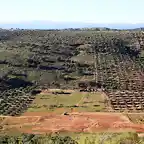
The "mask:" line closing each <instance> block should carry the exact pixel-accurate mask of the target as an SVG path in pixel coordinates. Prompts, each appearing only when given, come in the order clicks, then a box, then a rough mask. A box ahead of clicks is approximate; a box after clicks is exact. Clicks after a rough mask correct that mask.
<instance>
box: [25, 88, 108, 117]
mask: <svg viewBox="0 0 144 144" xmlns="http://www.w3.org/2000/svg"><path fill="white" fill-rule="evenodd" d="M68 92H69V94H53V93H52V92H51V91H50V90H49V91H48V92H42V93H41V94H39V95H37V96H36V98H35V100H34V101H33V103H32V105H31V106H30V107H29V108H28V110H27V112H41V113H43V112H54V113H59V114H62V113H64V112H73V111H75V112H98V111H106V102H105V101H106V98H105V96H104V94H103V93H101V92H96V93H89V92H79V91H74V92H71V91H70V90H69V91H68ZM27 112H26V113H27Z"/></svg>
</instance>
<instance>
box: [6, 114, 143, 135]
mask: <svg viewBox="0 0 144 144" xmlns="http://www.w3.org/2000/svg"><path fill="white" fill-rule="evenodd" d="M6 119H9V123H8V125H5V123H4V125H5V126H4V127H5V128H8V127H11V128H17V129H18V130H19V131H21V132H26V133H38V134H45V133H53V132H102V131H104V132H125V131H136V132H144V125H142V124H133V123H132V122H130V121H129V120H128V118H127V117H125V116H123V115H122V114H115V113H88V112H84V113H69V115H56V114H50V113H38V112H29V113H25V114H24V115H23V116H20V117H8V118H6ZM6 121H7V120H5V122H6Z"/></svg>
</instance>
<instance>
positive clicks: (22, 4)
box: [0, 0, 144, 23]
mask: <svg viewBox="0 0 144 144" xmlns="http://www.w3.org/2000/svg"><path fill="white" fill-rule="evenodd" d="M143 7H144V0H0V23H15V22H17V23H18V22H26V21H35V20H38V21H39V20H44V21H58V22H59V21H60V22H61V21H63V22H71V21H73V22H88V23H144V16H143V14H144V8H143Z"/></svg>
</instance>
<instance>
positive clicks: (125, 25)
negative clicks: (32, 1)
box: [0, 21, 144, 29]
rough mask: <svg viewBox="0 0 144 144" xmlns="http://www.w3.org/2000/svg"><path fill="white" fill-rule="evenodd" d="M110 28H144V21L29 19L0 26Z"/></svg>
mask: <svg viewBox="0 0 144 144" xmlns="http://www.w3.org/2000/svg"><path fill="white" fill-rule="evenodd" d="M103 27H106V28H110V29H136V28H144V23H138V24H130V23H109V24H103V23H102V24H100V23H85V22H53V21H29V22H19V23H0V28H3V29H10V28H14V29H16V28H20V29H67V28H103Z"/></svg>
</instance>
